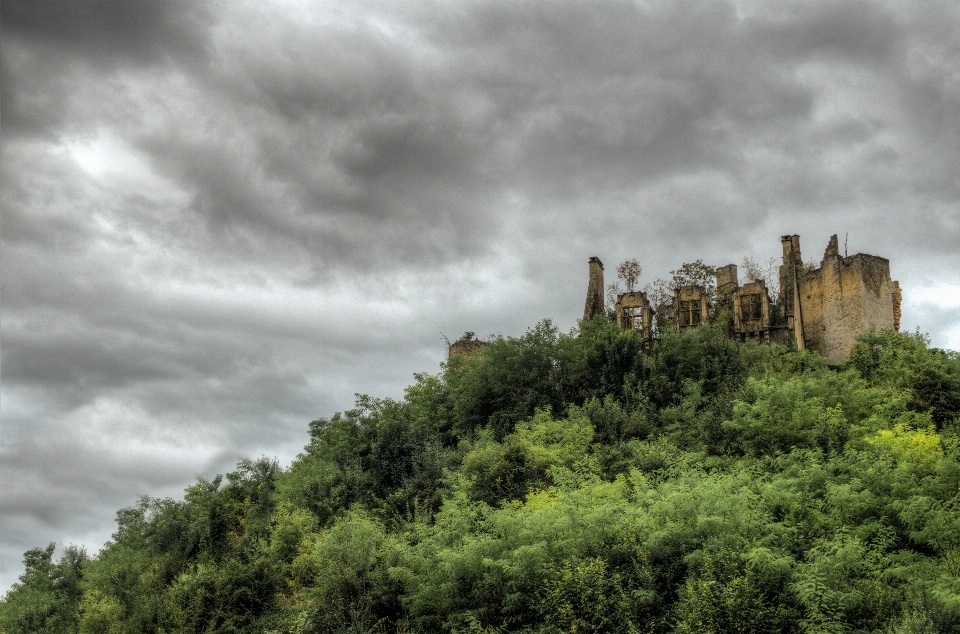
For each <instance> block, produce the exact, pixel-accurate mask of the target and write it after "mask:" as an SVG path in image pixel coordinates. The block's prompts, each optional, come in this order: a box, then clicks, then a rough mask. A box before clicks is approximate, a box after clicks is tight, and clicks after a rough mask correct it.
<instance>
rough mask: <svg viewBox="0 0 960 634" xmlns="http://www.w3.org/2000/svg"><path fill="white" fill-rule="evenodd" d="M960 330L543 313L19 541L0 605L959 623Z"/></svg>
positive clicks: (512, 628) (858, 624)
mask: <svg viewBox="0 0 960 634" xmlns="http://www.w3.org/2000/svg"><path fill="white" fill-rule="evenodd" d="M958 430H960V355H958V354H957V353H954V352H944V351H940V350H936V349H931V348H930V347H929V346H928V345H927V342H926V341H925V340H924V338H923V337H922V336H920V335H919V334H916V335H909V334H907V335H904V334H895V333H892V332H870V333H866V334H865V335H863V336H862V337H861V339H860V343H859V344H858V346H857V348H856V349H855V350H854V352H853V354H852V356H851V359H850V361H849V363H848V364H846V365H845V366H843V367H832V366H829V365H828V364H827V363H826V362H825V361H824V359H822V358H821V357H819V356H817V355H815V354H810V353H807V352H802V351H797V350H791V349H789V348H784V347H780V346H759V345H755V344H753V343H747V344H744V345H737V344H735V343H733V342H731V341H730V340H729V339H728V338H727V337H726V334H725V332H724V329H723V328H722V327H721V326H704V327H702V328H700V329H698V330H696V331H693V332H690V333H688V334H686V335H683V336H680V335H677V334H675V333H664V335H663V339H662V341H660V342H659V343H658V344H657V346H656V347H655V349H654V350H652V351H650V352H649V353H644V352H643V351H642V350H641V349H640V346H639V345H638V343H637V340H636V339H635V338H634V337H633V336H632V334H631V333H629V332H624V331H621V330H620V329H619V328H618V327H617V326H616V325H614V324H610V323H606V322H604V321H603V320H602V319H599V318H598V319H597V320H596V321H594V322H590V323H584V324H581V326H580V328H579V329H578V330H577V331H576V332H574V333H571V334H570V335H566V334H563V333H560V332H559V331H558V330H557V329H556V328H555V327H554V326H552V325H551V324H550V322H543V323H541V324H539V325H537V326H536V327H534V328H533V329H531V330H530V331H528V332H527V333H526V334H525V335H524V336H522V337H519V338H517V339H512V338H500V339H497V340H495V341H493V342H491V343H490V344H489V345H487V346H486V347H485V348H484V349H483V350H482V352H480V353H478V354H475V355H472V356H459V357H454V358H452V359H450V360H449V361H448V362H447V363H446V364H445V365H444V367H443V369H442V371H441V373H440V374H438V375H436V376H433V375H427V374H420V375H416V382H415V383H414V384H413V385H412V386H410V387H409V388H407V390H406V394H405V397H404V398H403V399H402V400H400V401H393V400H390V399H376V398H371V397H367V396H360V397H358V398H357V402H356V407H355V408H354V409H352V410H350V411H347V412H344V413H340V414H336V415H334V416H333V417H332V418H329V419H320V420H316V421H314V422H312V423H311V424H310V441H309V443H308V444H307V445H306V447H305V449H304V451H303V453H302V454H300V455H299V456H298V457H297V459H296V460H295V461H294V462H293V464H291V465H290V466H289V467H288V468H280V466H279V465H278V464H277V463H276V462H275V461H273V460H269V459H266V458H264V459H260V460H257V461H250V460H244V461H241V462H240V464H238V465H237V469H236V471H234V472H232V473H229V474H226V476H225V477H217V478H214V479H213V480H209V481H208V480H203V479H201V480H200V481H198V482H197V483H196V484H194V485H193V486H191V487H189V488H188V489H187V490H186V492H185V494H184V497H183V499H182V500H179V501H178V500H171V499H165V500H161V499H153V498H146V497H145V498H143V499H142V500H141V501H140V503H139V504H138V505H136V506H135V507H133V508H127V509H123V510H121V511H120V512H119V513H118V514H117V531H116V533H115V534H114V535H113V538H112V540H111V541H110V542H108V543H107V544H106V546H105V547H104V548H103V550H102V551H101V552H100V553H99V554H98V555H97V556H96V557H93V558H91V557H88V556H87V555H86V554H85V553H84V552H83V551H82V550H78V549H76V548H71V549H68V550H67V551H66V552H65V553H64V554H63V556H62V557H61V558H60V559H59V560H58V561H54V559H53V552H54V549H53V547H52V546H51V547H48V548H37V549H33V550H30V551H28V552H27V553H26V555H25V557H24V564H25V571H24V573H23V575H22V576H21V577H20V583H18V584H15V585H14V586H13V588H12V589H11V590H10V591H9V592H8V593H7V595H6V597H5V598H4V600H3V602H2V603H0V632H5V633H7V634H13V633H15V632H108V633H113V632H117V633H120V632H168V633H172V632H198V633H199V632H211V633H212V632H277V633H307V632H437V631H452V632H663V633H666V632H716V633H720V632H838V633H839V632H851V633H852V632H864V633H867V632H874V633H890V634H893V633H896V634H907V633H933V632H942V633H946V632H958V631H960V514H958V513H960V508H958V507H960V437H958Z"/></svg>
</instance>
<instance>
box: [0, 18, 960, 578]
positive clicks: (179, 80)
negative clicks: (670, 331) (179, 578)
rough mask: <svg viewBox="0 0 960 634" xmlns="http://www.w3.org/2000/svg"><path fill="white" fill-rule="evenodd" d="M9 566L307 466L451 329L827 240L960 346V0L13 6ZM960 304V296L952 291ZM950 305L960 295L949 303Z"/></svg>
mask: <svg viewBox="0 0 960 634" xmlns="http://www.w3.org/2000/svg"><path fill="white" fill-rule="evenodd" d="M0 17H2V25H0V28H2V39H0V48H2V51H0V53H2V54H0V100H2V102H3V110H2V126H3V130H4V134H3V137H2V139H0V179H2V188H0V222H2V225H3V234H2V236H0V246H2V249H0V277H2V280H0V281H2V284H3V292H4V298H3V301H4V316H3V320H2V322H0V338H2V361H3V365H4V372H3V382H2V386H0V388H2V392H3V403H4V406H3V412H2V416H3V429H4V433H3V437H2V448H0V451H2V453H3V460H4V462H3V467H2V468H3V469H4V472H3V477H4V480H5V481H7V482H16V483H17V485H16V486H15V487H12V488H9V490H8V491H7V492H6V493H5V494H4V497H2V498H0V510H2V513H0V516H2V517H3V525H2V526H0V533H2V534H3V535H4V537H5V539H4V542H3V543H2V544H0V556H2V558H3V559H2V562H0V566H2V570H3V572H2V575H3V576H2V578H0V585H5V584H9V583H10V582H12V580H13V579H14V577H15V570H16V568H17V565H18V564H17V562H18V561H19V555H20V553H21V552H22V551H23V550H26V549H27V548H29V547H31V546H35V545H38V544H40V543H43V542H45V541H47V540H55V541H58V540H59V541H64V542H65V541H69V540H79V541H83V542H84V543H87V544H88V545H89V546H90V547H91V548H93V549H95V548H96V547H97V546H98V545H99V543H100V542H102V540H103V539H105V538H106V536H107V535H109V532H110V531H111V530H112V526H111V524H110V522H111V518H112V515H113V511H114V510H116V508H117V507H118V506H121V505H123V504H129V503H132V502H133V501H134V500H135V498H136V495H137V494H140V493H149V494H152V495H168V494H169V495H173V494H176V493H177V491H178V490H179V489H180V488H182V487H183V486H186V485H187V484H189V482H190V481H191V478H192V477H193V476H195V475H196V474H198V473H207V474H209V473H211V472H212V471H216V470H219V471H222V470H224V469H229V468H230V466H231V464H232V462H233V461H234V460H235V459H236V458H237V457H238V456H240V455H248V456H256V455H260V454H262V453H268V454H277V455H279V456H280V457H281V459H282V460H289V458H290V457H291V456H293V455H294V454H295V453H296V452H297V451H298V450H299V448H300V447H301V446H302V444H303V443H304V442H305V440H306V438H305V426H306V422H307V421H308V420H310V419H312V418H315V417H317V416H320V415H329V414H331V413H332V412H333V411H334V410H335V409H343V408H345V407H348V406H349V405H350V404H351V399H352V395H353V393H354V392H367V393H371V394H374V395H381V396H392V397H399V396H400V395H401V394H402V388H403V386H404V385H405V384H406V383H408V382H409V380H410V379H409V377H410V375H411V373H412V372H415V371H431V370H434V369H436V368H437V364H438V363H439V361H440V359H441V358H442V356H443V353H444V346H443V342H442V339H441V337H440V333H441V332H443V333H444V334H446V335H447V336H449V337H456V336H459V334H460V333H461V332H463V331H465V330H472V331H476V332H481V333H487V332H498V331H499V332H503V333H505V334H510V335H517V334H520V333H521V332H522V331H523V329H524V328H525V327H528V326H530V325H532V324H533V323H535V322H536V321H537V320H538V319H541V318H544V317H553V318H555V319H556V321H557V323H558V324H559V325H560V326H561V327H562V328H563V329H567V328H570V327H571V326H572V325H573V324H574V320H575V319H576V317H577V315H578V314H579V311H580V306H582V301H583V296H582V293H583V290H584V289H583V282H584V280H585V272H586V259H587V257H589V256H592V255H598V256H600V257H601V258H602V259H603V260H604V261H605V262H607V264H608V268H612V267H613V266H615V264H616V262H618V261H620V260H622V259H626V258H628V257H638V258H640V260H641V261H642V263H643V265H644V280H642V282H645V281H649V280H650V279H652V278H653V277H656V276H664V275H666V274H667V272H668V271H669V270H671V269H674V268H676V267H677V266H679V265H680V264H681V263H682V262H684V261H691V260H694V259H697V258H703V259H704V260H706V261H707V262H710V263H713V264H725V263H727V262H734V263H739V262H740V261H741V259H742V257H743V256H744V255H753V256H755V257H759V258H764V259H765V258H767V257H778V255H779V250H780V246H779V241H778V237H779V236H780V235H782V234H784V233H794V232H795V233H799V234H800V235H801V236H802V241H803V242H802V245H803V252H804V254H805V255H806V256H807V257H811V258H814V259H816V258H819V257H820V254H821V253H822V250H823V248H824V247H825V245H826V242H827V239H828V238H829V236H830V234H832V233H838V234H840V235H841V236H845V237H846V235H847V234H849V240H850V250H851V252H858V251H864V252H869V253H874V254H877V255H883V256H885V257H889V258H890V260H891V268H892V270H893V275H894V277H895V278H899V279H900V281H901V284H902V285H903V287H904V301H905V303H904V317H903V323H904V324H905V325H906V326H907V327H908V328H911V329H912V328H913V327H915V326H916V325H920V327H921V329H922V330H923V331H927V332H930V333H931V335H932V337H933V339H934V343H935V344H937V345H948V344H949V345H954V346H956V345H960V322H957V320H956V319H955V317H954V316H955V314H956V308H957V307H958V306H960V279H958V278H957V276H956V271H957V270H960V261H958V259H957V258H958V256H957V252H956V244H958V243H960V214H958V211H957V210H958V208H960V207H958V203H960V180H958V179H957V178H956V174H957V173H958V172H960V85H958V84H957V80H956V78H957V76H958V73H960V35H958V33H960V9H958V8H957V7H955V6H953V5H944V4H940V3H932V2H911V3H885V2H856V3H850V2H760V3H735V2H709V3H700V2H679V3H643V2H641V3H626V2H610V3H602V4H589V5H588V4H582V3H556V2H534V1H531V2H515V3H509V4H502V3H489V2H470V3H459V4H457V5H456V6H451V7H440V6H437V5H434V4H399V5H381V4H379V3H364V2H351V3H340V4H337V5H336V6H327V7H315V6H300V5H297V4H296V3H293V4H290V5H287V6H280V5H270V4H260V3H256V4H249V5H243V4H238V3H230V4H222V3H221V4H204V3H193V2H189V3H176V2H163V3H147V4H142V3H126V2H86V3H83V2H81V3H9V2H7V3H4V4H3V5H2V16H0ZM952 297H957V298H958V299H956V302H954V300H953V299H951V298H952ZM951 302H954V303H951Z"/></svg>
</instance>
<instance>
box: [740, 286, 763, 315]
mask: <svg viewBox="0 0 960 634" xmlns="http://www.w3.org/2000/svg"><path fill="white" fill-rule="evenodd" d="M762 318H763V302H762V301H761V298H760V295H759V294H757V293H754V294H750V295H741V296H740V319H743V320H744V321H758V320H760V319H762Z"/></svg>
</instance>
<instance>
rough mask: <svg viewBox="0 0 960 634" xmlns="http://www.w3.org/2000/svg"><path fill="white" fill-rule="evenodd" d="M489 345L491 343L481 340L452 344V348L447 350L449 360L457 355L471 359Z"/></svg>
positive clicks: (461, 340)
mask: <svg viewBox="0 0 960 634" xmlns="http://www.w3.org/2000/svg"><path fill="white" fill-rule="evenodd" d="M488 343H489V342H487V341H483V340H481V339H459V340H457V341H454V342H453V343H451V344H450V347H449V348H447V358H448V359H449V358H451V357H455V356H457V355H464V356H468V357H469V356H470V355H474V354H476V353H478V352H480V351H481V350H483V347H484V346H486V345H487V344H488Z"/></svg>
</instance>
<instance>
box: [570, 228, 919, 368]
mask: <svg viewBox="0 0 960 634" xmlns="http://www.w3.org/2000/svg"><path fill="white" fill-rule="evenodd" d="M780 242H781V246H782V248H783V265H782V266H781V267H780V288H779V289H777V290H778V293H777V300H776V301H775V302H774V301H772V300H771V298H770V294H769V289H767V287H766V285H765V283H764V282H763V281H752V282H749V283H746V284H744V285H743V286H740V285H739V282H738V280H737V266H736V265H735V264H728V265H727V266H723V267H720V268H718V269H717V271H716V276H717V297H718V304H719V303H723V304H724V305H725V306H727V307H728V309H729V311H730V315H729V317H730V318H731V319H730V334H731V336H732V337H734V338H736V339H738V340H740V341H744V340H746V339H748V338H750V339H756V340H757V341H760V342H761V343H787V342H788V341H790V339H791V338H792V339H793V340H794V341H796V344H797V346H798V347H799V348H808V349H811V350H815V351H817V352H819V353H820V354H822V355H823V356H824V357H826V358H827V359H828V360H829V361H830V362H831V363H840V362H841V361H844V360H845V359H846V358H847V357H848V356H849V355H850V350H851V349H852V348H853V345H854V343H855V341H856V337H857V335H859V334H860V333H862V332H864V331H865V330H867V329H869V328H870V327H872V326H876V327H878V328H892V329H894V330H899V328H900V301H901V292H900V285H899V283H898V282H896V281H894V280H891V279H890V261H889V260H887V259H886V258H881V257H877V256H875V255H867V254H864V253H858V254H856V255H852V256H849V257H843V256H841V255H840V253H839V249H838V244H837V236H836V235H834V236H832V237H831V238H830V242H829V244H828V245H827V249H826V251H825V253H824V255H823V260H822V261H821V262H820V266H819V268H815V269H811V268H809V267H808V266H806V265H804V264H803V259H802V257H801V253H800V236H797V235H788V236H783V237H782V238H781V240H780ZM589 265H590V281H589V284H588V287H587V301H586V304H585V307H584V313H583V317H584V319H591V318H592V317H593V316H594V315H596V314H599V313H602V312H604V306H603V265H602V264H601V263H600V260H599V259H598V258H595V257H594V258H590V263H589ZM713 308H715V307H712V306H710V304H709V303H708V300H707V293H706V289H704V288H702V287H696V286H688V287H683V288H678V289H675V290H674V296H673V302H672V304H670V305H668V306H658V307H655V309H653V310H652V309H651V306H650V302H649V301H648V298H647V296H646V294H645V293H642V292H636V291H635V292H630V293H621V294H620V295H619V296H618V297H617V304H616V306H615V307H614V312H615V314H616V319H617V323H618V324H620V325H621V326H622V327H623V328H628V329H632V330H635V331H636V332H637V333H638V335H639V336H640V337H641V338H642V339H643V340H644V341H645V342H650V341H651V340H652V338H653V324H654V317H655V316H656V319H657V322H658V323H663V321H672V322H673V323H674V325H675V326H676V327H677V329H678V330H680V331H681V332H682V331H685V330H688V329H690V328H696V327H698V326H699V325H700V324H702V323H708V322H710V321H711V320H712V319H713V317H714V315H713Z"/></svg>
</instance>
